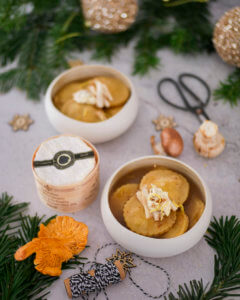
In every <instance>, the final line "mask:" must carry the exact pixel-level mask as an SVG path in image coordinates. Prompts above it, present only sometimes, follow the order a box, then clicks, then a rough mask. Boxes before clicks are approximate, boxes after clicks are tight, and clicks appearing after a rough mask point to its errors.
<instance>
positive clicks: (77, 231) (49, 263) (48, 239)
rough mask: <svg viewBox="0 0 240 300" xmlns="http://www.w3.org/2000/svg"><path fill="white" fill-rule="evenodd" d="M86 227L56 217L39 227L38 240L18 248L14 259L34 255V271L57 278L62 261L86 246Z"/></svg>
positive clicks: (71, 220) (60, 271)
mask: <svg viewBox="0 0 240 300" xmlns="http://www.w3.org/2000/svg"><path fill="white" fill-rule="evenodd" d="M87 235H88V227H87V226H86V225H85V224H84V223H81V222H77V221H75V220H74V219H73V218H71V217H66V216H65V217H57V218H55V219H53V220H51V221H50V223H49V224H48V225H47V226H45V225H43V224H41V225H40V230H39V232H38V238H34V239H33V240H32V241H31V242H29V243H27V244H26V245H24V246H22V247H20V248H19V249H18V250H17V251H16V253H15V255H14V257H15V259H16V260H19V261H21V260H24V259H26V258H27V257H29V256H30V255H32V254H33V253H36V258H35V260H34V264H35V269H36V270H38V271H39V272H41V273H42V274H46V275H50V276H59V275H60V274H61V273H62V270H61V267H62V263H63V262H64V261H68V260H69V259H70V258H72V257H73V255H75V254H78V253H80V252H81V251H82V250H83V249H84V248H85V246H86V244H87Z"/></svg>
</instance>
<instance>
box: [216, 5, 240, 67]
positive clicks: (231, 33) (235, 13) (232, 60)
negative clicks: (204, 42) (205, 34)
mask: <svg viewBox="0 0 240 300" xmlns="http://www.w3.org/2000/svg"><path fill="white" fill-rule="evenodd" d="M213 43H214V46H215V49H216V51H217V52H218V54H219V56H220V57H221V58H222V59H223V60H224V61H225V62H227V63H229V64H230V65H234V66H237V67H239V68H240V6H238V7H235V8H233V9H231V10H229V11H227V12H226V13H225V14H224V15H223V16H222V17H221V18H220V20H219V21H218V22H217V24H216V25H215V29H214V33H213Z"/></svg>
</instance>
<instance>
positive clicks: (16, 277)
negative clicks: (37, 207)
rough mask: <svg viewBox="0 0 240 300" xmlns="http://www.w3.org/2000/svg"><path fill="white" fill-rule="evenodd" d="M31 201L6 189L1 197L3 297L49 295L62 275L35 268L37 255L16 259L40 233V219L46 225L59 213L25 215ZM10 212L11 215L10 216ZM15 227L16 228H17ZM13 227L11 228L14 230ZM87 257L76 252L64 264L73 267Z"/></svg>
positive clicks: (0, 280)
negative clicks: (14, 196) (19, 198)
mask: <svg viewBox="0 0 240 300" xmlns="http://www.w3.org/2000/svg"><path fill="white" fill-rule="evenodd" d="M27 206H28V203H20V204H15V203H13V202H12V197H10V196H8V194H6V193H4V194H2V196H1V197H0V229H2V231H1V232H0V299H1V300H16V299H18V300H27V299H33V298H34V299H42V300H43V299H46V296H47V295H48V294H49V291H47V292H46V288H48V287H49V286H50V285H51V284H52V283H53V282H54V281H55V280H57V279H58V277H51V276H47V275H42V274H41V273H39V272H38V271H36V270H35V269H34V263H33V260H34V257H32V256H31V257H29V258H27V259H26V260H24V261H21V262H18V261H15V259H14V257H13V254H14V253H15V251H16V250H17V249H18V248H19V247H20V246H21V245H23V244H25V243H27V242H29V241H30V240H32V239H33V238H34V237H36V236H37V233H38V231H39V225H40V223H44V224H45V225H46V224H47V223H48V222H49V221H50V220H51V219H52V218H54V217H55V216H53V217H51V218H49V219H47V220H44V217H39V216H37V215H35V216H33V217H31V216H22V214H21V213H22V212H23V210H24V209H26V207H27ZM7 216H9V218H8V217H7ZM13 227H14V229H13ZM10 229H11V230H10ZM84 259H85V258H83V257H79V256H76V257H74V258H73V259H71V260H69V261H68V262H66V263H64V264H63V269H72V268H73V267H74V266H75V265H79V264H82V263H83V261H84Z"/></svg>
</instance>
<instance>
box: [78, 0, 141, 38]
mask: <svg viewBox="0 0 240 300" xmlns="http://www.w3.org/2000/svg"><path fill="white" fill-rule="evenodd" d="M81 2H82V8H83V14H84V17H85V20H86V26H88V27H90V28H92V29H93V30H96V31H100V32H104V33H117V32H121V31H125V30H127V29H128V28H129V27H130V26H131V25H132V23H133V22H134V21H135V19H136V15H137V12H138V3H137V0H82V1H81Z"/></svg>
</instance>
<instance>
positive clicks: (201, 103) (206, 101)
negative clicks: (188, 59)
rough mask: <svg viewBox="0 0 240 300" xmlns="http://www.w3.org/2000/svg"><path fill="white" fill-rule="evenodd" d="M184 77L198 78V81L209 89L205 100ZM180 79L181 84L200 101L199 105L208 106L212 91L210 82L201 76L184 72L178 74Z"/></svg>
mask: <svg viewBox="0 0 240 300" xmlns="http://www.w3.org/2000/svg"><path fill="white" fill-rule="evenodd" d="M184 78H194V79H196V80H197V81H198V82H200V83H201V84H202V85H203V86H204V87H205V89H206V91H207V98H206V100H205V101H202V100H201V99H200V98H199V97H198V96H197V95H196V94H195V93H194V92H193V91H192V90H191V89H190V88H189V87H188V86H187V85H186V84H185V83H184V81H183V79H184ZM178 81H179V83H180V85H181V86H182V87H183V88H184V89H185V90H186V91H187V92H188V93H189V94H190V95H191V96H192V97H193V98H194V99H195V100H196V101H197V102H198V103H199V105H201V106H207V105H208V103H209V100H210V96H211V91H210V87H209V86H208V84H207V83H206V82H205V81H204V80H203V79H202V78H200V77H199V76H197V75H194V74H191V73H182V74H180V75H179V76H178Z"/></svg>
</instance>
